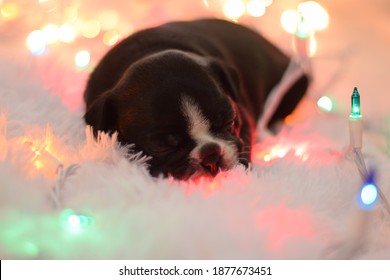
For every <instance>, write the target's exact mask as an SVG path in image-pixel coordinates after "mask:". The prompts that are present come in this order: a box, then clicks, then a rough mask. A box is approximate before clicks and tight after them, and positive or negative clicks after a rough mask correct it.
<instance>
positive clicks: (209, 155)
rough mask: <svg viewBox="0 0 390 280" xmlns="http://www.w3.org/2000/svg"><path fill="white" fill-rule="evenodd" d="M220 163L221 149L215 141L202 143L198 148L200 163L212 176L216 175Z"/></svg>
mask: <svg viewBox="0 0 390 280" xmlns="http://www.w3.org/2000/svg"><path fill="white" fill-rule="evenodd" d="M221 163H222V149H221V147H220V146H219V145H218V144H216V143H209V144H206V145H204V146H203V147H202V148H201V150H200V164H201V165H202V167H203V168H204V169H205V170H206V171H207V172H208V173H210V174H211V175H212V176H215V175H217V173H218V171H219V168H220V167H221Z"/></svg>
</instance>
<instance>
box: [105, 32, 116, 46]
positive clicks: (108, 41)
mask: <svg viewBox="0 0 390 280" xmlns="http://www.w3.org/2000/svg"><path fill="white" fill-rule="evenodd" d="M119 38H120V36H119V33H118V32H117V31H116V30H111V31H107V32H106V33H104V35H103V43H104V44H105V45H107V46H113V45H115V44H116V43H118V41H119Z"/></svg>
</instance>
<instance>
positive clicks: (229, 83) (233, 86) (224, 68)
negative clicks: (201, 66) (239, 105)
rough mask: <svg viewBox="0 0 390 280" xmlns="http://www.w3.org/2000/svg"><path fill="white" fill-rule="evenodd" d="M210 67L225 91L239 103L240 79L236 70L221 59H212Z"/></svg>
mask: <svg viewBox="0 0 390 280" xmlns="http://www.w3.org/2000/svg"><path fill="white" fill-rule="evenodd" d="M208 62H209V67H210V68H211V70H212V72H213V74H214V75H215V76H216V77H217V79H218V80H219V82H220V84H221V86H222V87H223V88H224V90H225V91H226V92H227V93H228V94H229V95H230V96H231V97H232V98H233V100H234V101H237V98H238V96H239V91H240V78H239V76H238V73H237V71H236V69H234V68H233V67H232V66H230V65H229V64H227V63H225V62H224V61H222V60H219V59H214V58H212V59H210V60H209V61H208Z"/></svg>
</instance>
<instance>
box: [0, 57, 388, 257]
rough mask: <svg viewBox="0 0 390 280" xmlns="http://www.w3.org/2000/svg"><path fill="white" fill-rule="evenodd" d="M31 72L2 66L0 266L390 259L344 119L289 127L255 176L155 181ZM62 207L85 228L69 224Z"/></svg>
mask: <svg viewBox="0 0 390 280" xmlns="http://www.w3.org/2000/svg"><path fill="white" fill-rule="evenodd" d="M26 65H30V64H29V63H27V64H24V65H23V66H19V67H17V66H15V65H14V64H13V63H11V62H10V61H5V60H4V59H3V61H1V63H0V68H1V69H0V73H1V75H0V110H1V111H0V112H1V113H0V182H1V183H0V258H1V259H14V258H17V259H19V258H21V259H30V258H32V259H323V258H356V259H383V258H385V259H386V258H387V259H388V258H390V220H389V218H388V217H386V215H384V212H383V211H382V210H381V208H380V207H377V209H376V210H375V211H373V212H372V213H370V214H369V216H368V220H367V221H366V223H364V224H359V217H360V216H359V215H360V214H361V211H362V210H359V209H358V208H357V206H356V203H355V200H356V195H357V193H358V190H359V188H360V186H361V184H362V182H361V179H360V177H359V174H358V171H357V168H356V166H355V164H354V162H353V160H351V159H349V158H348V155H347V154H346V152H345V151H346V147H347V145H348V142H349V140H348V123H347V118H346V117H345V116H335V115H322V114H314V115H313V116H311V118H308V119H306V120H305V121H303V122H299V123H296V124H295V125H294V126H290V127H287V126H286V127H284V128H283V129H282V132H280V133H279V134H278V135H277V136H275V137H272V138H269V139H267V140H266V141H264V142H263V143H259V144H258V145H257V146H256V147H255V149H254V152H253V158H254V162H253V165H252V167H251V170H245V169H244V168H242V167H241V166H237V167H236V168H235V169H233V170H231V171H229V172H225V173H222V174H219V175H218V176H217V177H216V178H215V179H214V180H211V181H210V180H203V181H199V182H179V181H174V180H172V179H163V178H158V179H156V178H152V177H150V176H149V175H148V173H147V170H146V168H147V160H146V159H145V158H144V157H142V155H139V154H132V153H131V152H130V153H127V152H126V149H125V148H123V147H119V146H118V145H117V143H116V142H115V137H114V138H112V139H111V138H108V137H106V136H104V135H103V136H102V137H101V139H100V141H99V142H96V141H95V140H94V139H93V138H92V137H91V134H90V130H89V129H88V128H86V127H85V125H84V123H83V120H82V114H83V113H82V109H79V110H69V109H68V107H66V106H65V105H64V103H63V102H62V101H61V99H60V98H58V96H55V95H53V92H51V91H50V90H47V89H45V86H44V85H42V83H41V82H40V80H39V74H38V75H37V76H38V77H37V78H38V79H35V78H31V73H36V72H37V71H36V69H35V68H34V66H26ZM65 79H66V81H67V82H64V80H65ZM58 81H59V83H62V84H66V83H68V82H69V81H72V79H70V78H69V76H66V75H64V76H63V77H60V78H58ZM68 84H69V86H70V87H71V86H72V85H71V84H70V83H68ZM64 88H66V86H64ZM79 88H81V87H79ZM347 98H349V97H347ZM377 139H378V137H377V135H376V134H375V132H374V131H372V130H370V129H366V130H365V146H364V149H363V153H364V155H365V158H366V161H367V163H368V165H369V166H375V167H376V169H377V175H378V176H377V183H378V185H380V186H381V187H382V190H383V192H384V193H385V194H386V196H387V197H389V198H390V176H389V173H388V170H389V168H390V160H389V158H388V157H387V155H386V151H385V149H384V148H383V146H382V145H381V144H378V141H377ZM60 163H61V164H62V166H63V168H60V170H59V171H58V170H57V169H58V165H59V164H60ZM73 164H76V165H77V166H76V167H75V168H74V170H71V169H72V168H71V167H72V166H73ZM69 167H70V168H69ZM73 167H74V166H73ZM61 171H62V172H61ZM65 171H69V172H68V173H69V174H66V172H65ZM72 171H73V172H72ZM56 172H57V174H56ZM66 175H68V176H66ZM54 186H57V187H56V188H54V191H53V187H54ZM65 209H72V211H74V213H77V214H82V215H85V216H87V218H85V216H83V217H84V218H80V216H79V220H77V218H76V221H73V222H72V219H68V218H69V214H67V213H69V211H68V212H67V211H64V210H65ZM73 217H75V216H73ZM80 219H81V220H80ZM83 219H84V220H88V221H89V223H88V224H87V225H83V224H81V225H78V223H79V222H80V221H81V222H83ZM360 225H363V229H364V230H361V229H360V228H359V226H360Z"/></svg>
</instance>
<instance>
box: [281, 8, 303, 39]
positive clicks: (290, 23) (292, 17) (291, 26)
mask: <svg viewBox="0 0 390 280" xmlns="http://www.w3.org/2000/svg"><path fill="white" fill-rule="evenodd" d="M299 20H300V14H299V13H298V11H295V10H286V11H284V12H283V13H282V16H281V17H280V23H281V24H282V27H283V29H284V30H285V31H286V32H288V33H290V34H294V33H295V31H296V30H297V26H298V22H299Z"/></svg>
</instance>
